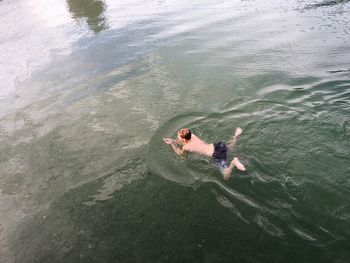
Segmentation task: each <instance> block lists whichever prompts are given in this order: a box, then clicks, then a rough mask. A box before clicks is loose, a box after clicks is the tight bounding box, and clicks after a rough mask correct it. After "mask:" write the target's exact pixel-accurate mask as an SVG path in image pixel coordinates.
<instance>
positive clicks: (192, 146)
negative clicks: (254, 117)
mask: <svg viewBox="0 0 350 263" xmlns="http://www.w3.org/2000/svg"><path fill="white" fill-rule="evenodd" d="M241 133H242V129H241V128H237V129H236V132H235V134H234V136H233V138H232V140H231V141H229V143H228V144H227V145H226V144H225V143H223V142H218V143H210V144H208V143H206V142H205V141H203V140H201V139H200V138H199V137H197V136H196V135H195V134H193V133H192V132H191V131H190V130H189V129H187V128H183V129H180V130H178V132H177V140H174V139H171V138H163V141H164V142H165V143H166V144H169V145H171V146H172V148H173V150H174V152H175V153H176V154H178V155H182V154H184V153H185V152H192V153H195V154H199V155H204V156H208V157H213V158H214V159H215V161H216V162H217V163H218V165H219V167H220V171H221V173H222V174H223V176H224V180H226V181H227V180H228V179H229V178H230V176H231V173H232V169H233V168H234V167H235V166H236V167H237V169H238V170H241V171H245V167H244V165H243V164H242V163H241V162H240V161H239V160H238V158H237V157H235V158H233V160H232V161H231V163H230V165H229V166H227V150H228V149H229V150H231V149H232V147H233V145H234V144H235V143H236V139H237V137H238V136H239V135H241ZM178 144H180V145H182V147H181V148H179V147H178V146H177V145H178Z"/></svg>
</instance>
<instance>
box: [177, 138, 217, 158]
mask: <svg viewBox="0 0 350 263" xmlns="http://www.w3.org/2000/svg"><path fill="white" fill-rule="evenodd" d="M182 149H183V150H185V151H188V152H193V153H197V154H200V155H205V156H208V157H211V156H212V155H213V153H214V145H213V144H212V143H211V144H208V143H206V142H204V141H203V140H201V139H199V138H198V137H197V136H196V135H194V134H193V133H192V136H191V140H189V141H188V142H187V143H186V144H185V145H184V146H183V147H182Z"/></svg>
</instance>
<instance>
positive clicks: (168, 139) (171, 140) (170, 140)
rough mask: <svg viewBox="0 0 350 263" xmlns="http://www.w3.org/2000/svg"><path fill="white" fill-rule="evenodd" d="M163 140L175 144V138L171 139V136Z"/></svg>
mask: <svg viewBox="0 0 350 263" xmlns="http://www.w3.org/2000/svg"><path fill="white" fill-rule="evenodd" d="M163 141H164V142H165V143H166V144H173V143H174V140H173V139H171V138H163Z"/></svg>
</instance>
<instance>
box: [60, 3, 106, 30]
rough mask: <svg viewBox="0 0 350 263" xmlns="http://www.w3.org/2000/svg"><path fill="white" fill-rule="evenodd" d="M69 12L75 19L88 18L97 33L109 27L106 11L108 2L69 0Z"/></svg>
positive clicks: (91, 28) (88, 22)
mask: <svg viewBox="0 0 350 263" xmlns="http://www.w3.org/2000/svg"><path fill="white" fill-rule="evenodd" d="M67 4H68V9H69V12H70V13H71V14H72V16H73V18H74V19H77V20H79V19H83V18H86V22H87V24H88V26H89V28H90V30H92V31H93V32H95V33H98V32H100V31H103V30H105V29H107V28H108V25H107V20H106V17H105V16H104V14H103V13H104V12H105V10H106V4H105V3H104V1H99V0H67Z"/></svg>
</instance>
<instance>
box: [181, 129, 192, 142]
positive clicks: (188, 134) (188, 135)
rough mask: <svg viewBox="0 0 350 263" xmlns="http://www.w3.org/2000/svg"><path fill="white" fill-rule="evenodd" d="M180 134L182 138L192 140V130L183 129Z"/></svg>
mask: <svg viewBox="0 0 350 263" xmlns="http://www.w3.org/2000/svg"><path fill="white" fill-rule="evenodd" d="M179 133H180V137H181V138H183V139H186V140H190V139H191V135H192V133H191V130H190V129H181V130H179Z"/></svg>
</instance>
